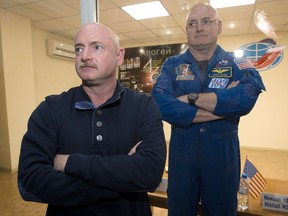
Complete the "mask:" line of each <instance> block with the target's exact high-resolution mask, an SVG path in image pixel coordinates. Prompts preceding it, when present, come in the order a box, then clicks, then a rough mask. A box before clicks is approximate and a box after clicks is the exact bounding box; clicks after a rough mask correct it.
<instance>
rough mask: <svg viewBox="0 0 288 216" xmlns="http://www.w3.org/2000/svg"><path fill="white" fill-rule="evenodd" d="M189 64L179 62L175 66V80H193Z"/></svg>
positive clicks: (193, 76)
mask: <svg viewBox="0 0 288 216" xmlns="http://www.w3.org/2000/svg"><path fill="white" fill-rule="evenodd" d="M189 66H190V64H181V65H178V66H177V67H176V68H175V73H176V75H177V76H176V80H194V78H195V75H194V73H193V72H192V71H191V70H190V67H189Z"/></svg>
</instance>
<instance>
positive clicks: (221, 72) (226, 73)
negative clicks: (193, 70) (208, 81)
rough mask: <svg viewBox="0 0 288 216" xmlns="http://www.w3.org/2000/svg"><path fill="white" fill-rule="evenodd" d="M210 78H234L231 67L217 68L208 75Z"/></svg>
mask: <svg viewBox="0 0 288 216" xmlns="http://www.w3.org/2000/svg"><path fill="white" fill-rule="evenodd" d="M208 76H209V78H230V77H232V68H231V67H215V68H212V70H211V71H210V73H209V74H208Z"/></svg>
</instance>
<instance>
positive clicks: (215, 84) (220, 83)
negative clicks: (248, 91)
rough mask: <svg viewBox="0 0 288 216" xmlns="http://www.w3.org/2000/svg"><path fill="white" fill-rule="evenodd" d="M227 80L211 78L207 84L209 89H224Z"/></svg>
mask: <svg viewBox="0 0 288 216" xmlns="http://www.w3.org/2000/svg"><path fill="white" fill-rule="evenodd" d="M228 82H229V79H227V78H213V79H212V80H211V81H210V83H209V86H208V87H209V88H214V89H224V88H226V86H227V84H228Z"/></svg>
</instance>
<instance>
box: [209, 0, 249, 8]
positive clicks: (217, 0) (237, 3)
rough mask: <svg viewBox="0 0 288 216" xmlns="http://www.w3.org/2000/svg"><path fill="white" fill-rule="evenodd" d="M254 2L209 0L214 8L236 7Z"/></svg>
mask: <svg viewBox="0 0 288 216" xmlns="http://www.w3.org/2000/svg"><path fill="white" fill-rule="evenodd" d="M250 4H255V0H210V5H211V6H212V7H214V8H226V7H236V6H243V5H250Z"/></svg>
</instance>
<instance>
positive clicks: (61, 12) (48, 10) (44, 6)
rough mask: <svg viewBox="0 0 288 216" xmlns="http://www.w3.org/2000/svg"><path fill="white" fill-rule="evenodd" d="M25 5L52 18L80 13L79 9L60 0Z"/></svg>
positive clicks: (45, 0)
mask: <svg viewBox="0 0 288 216" xmlns="http://www.w3.org/2000/svg"><path fill="white" fill-rule="evenodd" d="M25 6H26V7H29V8H30V9H32V10H35V11H38V12H39V13H42V14H44V15H46V16H48V17H51V18H58V17H64V16H69V15H70V16H71V15H77V14H79V11H78V10H76V9H74V8H72V7H71V6H69V5H67V4H64V3H63V2H60V1H58V0H43V1H37V2H35V3H29V4H26V5H25Z"/></svg>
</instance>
